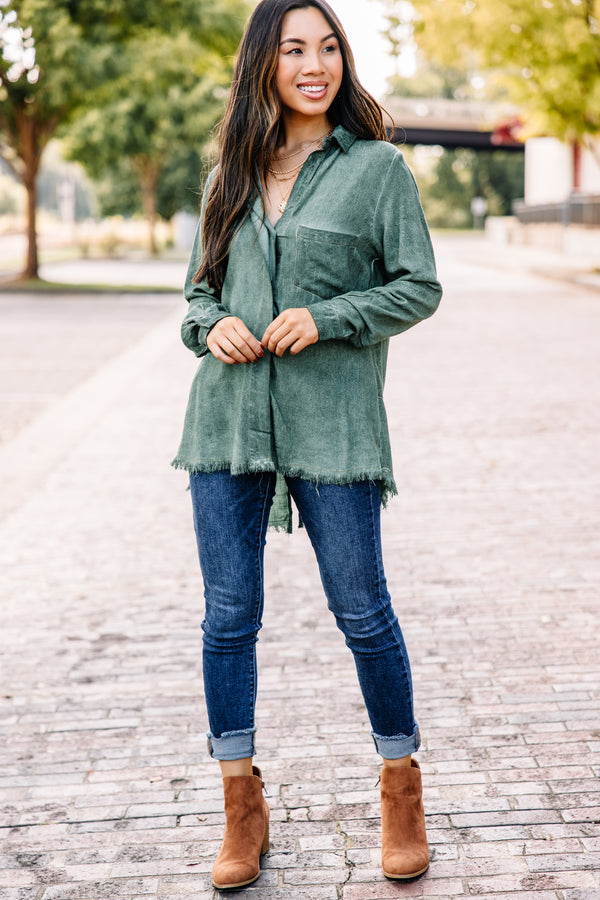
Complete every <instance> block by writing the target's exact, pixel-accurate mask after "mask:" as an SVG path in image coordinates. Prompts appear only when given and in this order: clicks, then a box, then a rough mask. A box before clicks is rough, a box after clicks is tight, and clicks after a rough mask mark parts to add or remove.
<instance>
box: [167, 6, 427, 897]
mask: <svg viewBox="0 0 600 900" xmlns="http://www.w3.org/2000/svg"><path fill="white" fill-rule="evenodd" d="M201 226H202V227H201V229H200V231H199V234H198V235H197V237H196V243H195V246H194V249H193V252H192V259H191V263H190V269H189V273H188V279H187V283H186V297H187V299H188V300H189V311H188V314H187V316H186V317H185V320H184V323H183V327H182V335H183V340H184V343H185V344H186V346H188V347H189V348H190V349H191V350H193V351H194V353H195V354H196V355H197V356H199V357H202V356H204V357H205V359H204V360H203V362H202V365H201V366H200V368H199V370H198V373H197V375H196V378H195V380H194V383H193V386H192V390H191V396H190V400H189V405H188V410H187V414H186V421H185V426H184V434H183V438H182V442H181V446H180V449H179V453H178V456H177V458H176V459H175V461H174V465H176V466H178V467H182V468H185V469H187V470H189V472H190V482H191V494H192V502H193V510H194V524H195V529H196V537H197V543H198V551H199V557H200V565H201V569H202V575H203V580H204V589H205V598H206V612H205V619H204V622H203V625H202V627H203V631H204V637H203V671H204V688H205V694H206V702H207V707H208V717H209V725H210V732H209V734H208V740H209V751H210V753H211V755H212V756H213V757H216V758H217V759H218V760H219V762H220V765H221V770H222V774H223V785H224V795H225V814H226V829H225V837H224V841H223V845H222V847H221V850H220V852H219V855H218V857H217V860H216V863H215V865H214V868H213V872H212V877H213V883H214V885H215V886H216V887H217V888H221V889H224V888H235V887H241V886H243V885H246V884H250V883H251V882H253V881H254V880H255V879H256V878H258V876H259V874H260V869H259V856H260V854H261V853H262V852H265V850H266V849H267V847H268V819H269V811H268V806H267V804H266V801H265V800H264V799H263V797H262V780H261V775H260V771H259V770H258V769H257V768H256V767H254V766H253V759H252V758H253V756H254V732H255V724H254V704H255V699H256V689H257V684H256V656H255V645H256V641H257V635H258V631H259V629H260V627H261V615H262V608H263V550H264V544H265V534H266V530H267V522H268V520H270V524H271V525H272V526H275V527H279V528H285V529H287V530H290V521H291V520H290V512H291V506H290V499H289V498H290V496H291V497H292V498H293V500H294V502H295V504H296V506H297V508H298V510H299V513H300V516H301V519H302V521H303V524H304V525H305V527H306V529H307V532H308V535H309V537H310V540H311V542H312V545H313V547H314V550H315V554H316V557H317V560H318V564H319V568H320V573H321V578H322V581H323V586H324V589H325V593H326V596H327V600H328V607H329V609H330V610H331V611H332V612H333V614H334V616H335V618H336V622H337V625H338V626H339V628H340V629H341V630H342V632H343V633H344V635H345V637H346V643H347V645H348V647H349V648H350V650H351V651H352V653H353V655H354V660H355V663H356V668H357V673H358V678H359V682H360V687H361V689H362V693H363V696H364V700H365V703H366V707H367V711H368V714H369V718H370V721H371V725H372V735H373V739H374V742H375V747H376V750H377V752H378V753H379V754H380V755H381V757H382V758H383V769H382V774H381V799H382V830H383V852H382V863H383V870H384V873H385V875H386V876H387V877H388V878H394V879H406V878H414V877H416V876H417V875H420V874H422V873H423V872H424V871H425V870H426V869H427V867H428V864H429V855H428V849H427V841H426V836H425V820H424V814H423V805H422V801H421V773H420V770H419V767H418V764H417V763H416V761H414V760H412V754H413V753H414V752H415V751H416V750H417V749H418V747H419V743H420V739H419V730H418V727H417V723H416V721H415V718H414V713H413V704H412V686H411V676H410V666H409V661H408V657H407V653H406V648H405V645H404V641H403V638H402V633H401V631H400V627H399V625H398V621H397V619H396V617H395V615H394V612H393V610H392V607H391V602H390V597H389V594H388V591H387V588H386V582H385V577H384V573H383V565H382V559H381V540H380V530H379V512H380V506H381V503H382V502H385V500H386V499H387V497H388V496H390V495H391V494H393V493H395V491H396V489H395V485H394V480H393V476H392V467H391V454H390V447H389V438H388V431H387V424H386V417H385V409H384V406H383V400H382V391H383V383H384V376H385V364H386V356H387V348H388V339H389V337H390V336H391V335H394V334H397V333H399V332H402V331H404V330H406V329H407V328H410V327H411V326H412V325H414V324H416V323H417V322H419V321H421V320H422V319H424V318H426V317H427V316H429V315H431V314H432V313H433V312H434V310H435V309H436V307H437V305H438V303H439V299H440V294H441V290H440V286H439V284H438V282H437V280H436V275H435V265H434V260H433V254H432V250H431V243H430V240H429V235H428V232H427V227H426V225H425V222H424V219H423V214H422V211H421V207H420V204H419V200H418V195H417V191H416V188H415V185H414V182H413V179H412V177H411V175H410V173H409V172H408V170H407V168H406V166H405V164H404V161H403V158H402V155H401V154H400V152H399V151H398V150H397V149H396V148H395V147H393V146H392V145H391V144H389V143H387V142H386V133H385V129H384V126H383V120H382V112H381V109H380V107H379V105H378V104H377V103H376V101H375V100H374V99H373V98H372V97H371V96H370V95H369V94H368V93H367V92H366V91H365V90H364V89H363V88H362V86H361V85H360V83H359V81H358V78H357V75H356V71H355V67H354V62H353V58H352V53H351V50H350V47H349V45H348V41H347V38H346V36H345V34H344V31H343V29H342V26H341V24H340V22H339V20H338V18H337V17H336V15H335V13H334V12H333V11H332V10H331V8H330V7H329V6H328V4H327V3H326V2H325V0H261V2H260V3H259V4H258V6H257V7H256V9H255V11H254V13H253V14H252V16H251V18H250V20H249V22H248V25H247V27H246V31H245V34H244V37H243V39H242V42H241V45H240V49H239V54H238V59H237V63H236V70H235V76H234V81H233V85H232V90H231V95H230V99H229V104H228V107H227V111H226V113H225V117H224V119H223V122H222V124H221V130H220V153H219V163H218V166H217V167H216V169H215V170H214V172H213V173H211V176H210V178H209V180H208V183H207V187H206V190H205V193H204V198H203V204H202V212H201Z"/></svg>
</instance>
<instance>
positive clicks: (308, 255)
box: [294, 225, 373, 300]
mask: <svg viewBox="0 0 600 900" xmlns="http://www.w3.org/2000/svg"><path fill="white" fill-rule="evenodd" d="M372 265H373V260H372V259H371V258H370V256H369V254H368V253H367V252H366V247H365V242H364V240H363V239H362V238H359V237H357V236H356V235H353V234H343V233H340V232H337V231H323V230H322V229H319V228H308V227H307V226H306V225H300V226H299V227H298V230H297V232H296V269H295V273H294V284H295V285H296V286H297V287H299V288H302V290H303V291H307V292H308V293H310V294H315V295H316V296H318V297H320V298H321V299H322V300H329V299H330V298H331V297H336V296H337V295H338V294H343V293H345V292H346V291H366V290H367V289H368V288H369V287H371V270H372Z"/></svg>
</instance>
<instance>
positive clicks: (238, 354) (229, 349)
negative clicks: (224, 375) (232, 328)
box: [218, 335, 256, 363]
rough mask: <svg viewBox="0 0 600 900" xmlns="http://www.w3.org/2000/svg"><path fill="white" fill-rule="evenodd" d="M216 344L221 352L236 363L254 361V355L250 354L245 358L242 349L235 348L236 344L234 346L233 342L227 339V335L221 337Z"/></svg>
mask: <svg viewBox="0 0 600 900" xmlns="http://www.w3.org/2000/svg"><path fill="white" fill-rule="evenodd" d="M237 340H238V341H239V337H238V338H237ZM218 343H219V346H220V347H221V350H222V351H223V352H224V353H226V354H227V355H228V356H230V357H231V358H232V359H233V360H234V361H235V362H237V363H248V362H255V361H256V356H255V355H254V353H252V354H251V355H250V356H246V354H245V353H244V349H243V347H238V346H236V344H234V342H233V341H232V340H231V339H230V338H229V337H227V335H223V336H222V337H221V339H220V340H219V342H218Z"/></svg>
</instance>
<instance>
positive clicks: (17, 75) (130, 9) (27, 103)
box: [0, 0, 245, 277]
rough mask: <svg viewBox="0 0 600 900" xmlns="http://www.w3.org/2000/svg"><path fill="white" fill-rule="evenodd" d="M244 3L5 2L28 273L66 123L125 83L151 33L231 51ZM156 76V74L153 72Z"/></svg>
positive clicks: (0, 25) (3, 61) (14, 156)
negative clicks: (55, 140)
mask: <svg viewBox="0 0 600 900" xmlns="http://www.w3.org/2000/svg"><path fill="white" fill-rule="evenodd" d="M241 4H242V0H228V2H226V3H223V2H219V0H0V153H1V154H2V156H3V157H4V159H5V160H7V162H8V163H9V164H10V165H11V167H12V169H13V171H14V172H15V173H16V174H17V175H18V176H19V177H20V178H21V180H22V181H23V184H24V186H25V188H26V190H27V195H28V237H29V249H28V258H27V265H26V269H25V273H24V274H25V275H26V276H27V277H37V271H38V260H37V241H36V228H35V209H36V179H37V175H38V172H39V166H40V162H41V157H42V153H43V151H44V148H45V146H46V145H47V143H48V141H49V140H50V139H51V138H52V137H53V136H54V135H55V134H56V132H57V130H58V129H59V127H60V126H63V125H64V124H66V123H68V122H69V121H71V120H72V119H73V117H74V116H75V115H76V114H77V113H78V112H79V111H80V110H81V109H83V108H86V107H89V106H91V105H93V104H94V102H95V100H96V99H97V97H98V96H99V95H103V94H104V92H105V91H106V90H107V87H106V86H107V85H110V84H113V83H114V82H115V81H116V80H118V79H119V78H120V76H121V73H122V65H121V63H122V59H123V56H124V54H125V52H126V50H127V48H129V47H131V46H132V45H134V44H135V42H136V41H139V40H140V39H141V37H142V36H143V35H144V34H146V35H148V34H156V35H157V36H160V35H163V36H165V37H170V36H176V35H178V34H179V33H182V32H184V33H186V34H189V35H191V36H193V37H194V38H195V39H196V40H197V41H198V42H199V43H201V44H202V46H203V47H205V48H206V50H207V52H211V53H222V54H227V53H229V52H231V40H232V38H231V35H232V33H235V34H238V33H239V29H240V27H241V24H242V21H243V18H244V12H245V11H244V7H243V6H242V5H241ZM147 77H148V78H149V79H151V78H152V72H151V71H149V72H148V73H147Z"/></svg>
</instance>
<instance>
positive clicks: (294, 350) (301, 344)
mask: <svg viewBox="0 0 600 900" xmlns="http://www.w3.org/2000/svg"><path fill="white" fill-rule="evenodd" d="M314 343H315V341H310V340H308V338H307V337H305V336H304V337H301V338H298V340H297V341H296V343H295V344H292V346H291V347H290V353H291V354H292V356H296V355H297V354H298V353H300V351H301V350H304V349H305V348H306V347H310V345H311V344H314Z"/></svg>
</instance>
